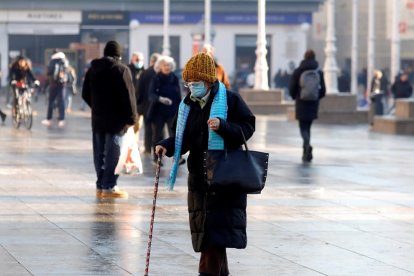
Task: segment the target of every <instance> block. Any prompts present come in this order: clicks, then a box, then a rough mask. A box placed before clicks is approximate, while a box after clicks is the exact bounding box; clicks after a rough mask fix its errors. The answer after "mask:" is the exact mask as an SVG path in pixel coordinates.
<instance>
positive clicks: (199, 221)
mask: <svg viewBox="0 0 414 276" xmlns="http://www.w3.org/2000/svg"><path fill="white" fill-rule="evenodd" d="M183 79H184V81H185V82H186V86H187V87H188V89H189V92H190V93H189V94H188V95H187V96H186V97H185V98H184V99H183V100H182V101H181V103H180V107H179V111H178V116H177V121H176V122H175V124H174V130H175V135H173V136H172V137H170V138H167V139H165V140H162V141H160V142H158V143H157V146H156V148H155V152H156V154H162V155H164V154H165V155H167V156H168V157H171V156H174V163H173V166H172V170H171V173H170V179H169V184H170V188H173V186H174V183H175V178H176V173H177V167H178V162H179V158H180V156H181V154H184V153H186V152H189V156H188V165H187V167H188V171H189V174H188V212H189V220H190V230H191V239H192V245H193V248H194V251H196V252H201V256H200V263H199V273H200V274H199V275H229V269H228V265H227V255H226V248H239V249H242V248H245V247H246V245H247V236H246V205H247V195H246V194H244V193H238V192H231V193H229V192H224V191H221V192H219V191H212V190H210V189H209V187H208V184H207V183H206V181H205V179H204V175H203V152H204V151H205V150H207V149H224V148H226V149H238V148H240V147H241V145H242V144H243V135H242V133H241V131H243V133H244V136H245V137H246V139H249V138H250V137H251V136H252V134H253V132H254V130H255V117H254V115H253V114H252V112H251V111H250V109H249V108H248V107H247V105H246V104H245V102H244V101H243V100H242V98H241V97H240V96H239V95H238V94H236V93H233V92H230V91H228V90H226V88H225V86H224V85H223V83H221V82H219V81H217V77H216V72H215V65H214V60H213V59H212V58H211V57H210V56H209V55H207V54H204V53H200V54H197V55H195V56H193V57H192V58H191V59H190V60H189V61H188V62H187V64H186V65H185V67H184V71H183Z"/></svg>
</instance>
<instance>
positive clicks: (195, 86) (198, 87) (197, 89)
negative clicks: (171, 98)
mask: <svg viewBox="0 0 414 276" xmlns="http://www.w3.org/2000/svg"><path fill="white" fill-rule="evenodd" d="M188 88H189V89H190V91H191V95H192V96H193V97H197V98H200V99H201V98H202V97H204V96H205V95H206V94H207V87H206V86H205V85H204V82H202V81H197V82H190V83H188Z"/></svg>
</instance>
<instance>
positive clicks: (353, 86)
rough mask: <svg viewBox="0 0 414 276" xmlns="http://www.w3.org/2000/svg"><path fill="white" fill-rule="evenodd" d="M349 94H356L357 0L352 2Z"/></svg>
mask: <svg viewBox="0 0 414 276" xmlns="http://www.w3.org/2000/svg"><path fill="white" fill-rule="evenodd" d="M351 47H352V53H351V61H352V64H351V93H352V94H354V95H356V94H358V0H352V46H351Z"/></svg>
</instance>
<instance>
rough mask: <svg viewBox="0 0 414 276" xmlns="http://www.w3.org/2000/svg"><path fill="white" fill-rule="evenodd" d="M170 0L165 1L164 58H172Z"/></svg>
mask: <svg viewBox="0 0 414 276" xmlns="http://www.w3.org/2000/svg"><path fill="white" fill-rule="evenodd" d="M169 25H170V0H164V26H163V35H164V38H163V45H162V54H163V55H164V56H170V55H171V53H170V33H169Z"/></svg>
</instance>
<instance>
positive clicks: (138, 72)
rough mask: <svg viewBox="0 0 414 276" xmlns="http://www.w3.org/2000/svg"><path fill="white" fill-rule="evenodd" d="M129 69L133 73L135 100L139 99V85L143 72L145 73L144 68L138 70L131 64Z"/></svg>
mask: <svg viewBox="0 0 414 276" xmlns="http://www.w3.org/2000/svg"><path fill="white" fill-rule="evenodd" d="M128 68H129V70H130V71H131V77H132V82H133V83H134V88H135V98H136V99H138V83H139V78H140V77H141V74H142V72H144V67H141V68H136V67H135V65H134V64H133V63H130V64H128Z"/></svg>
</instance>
